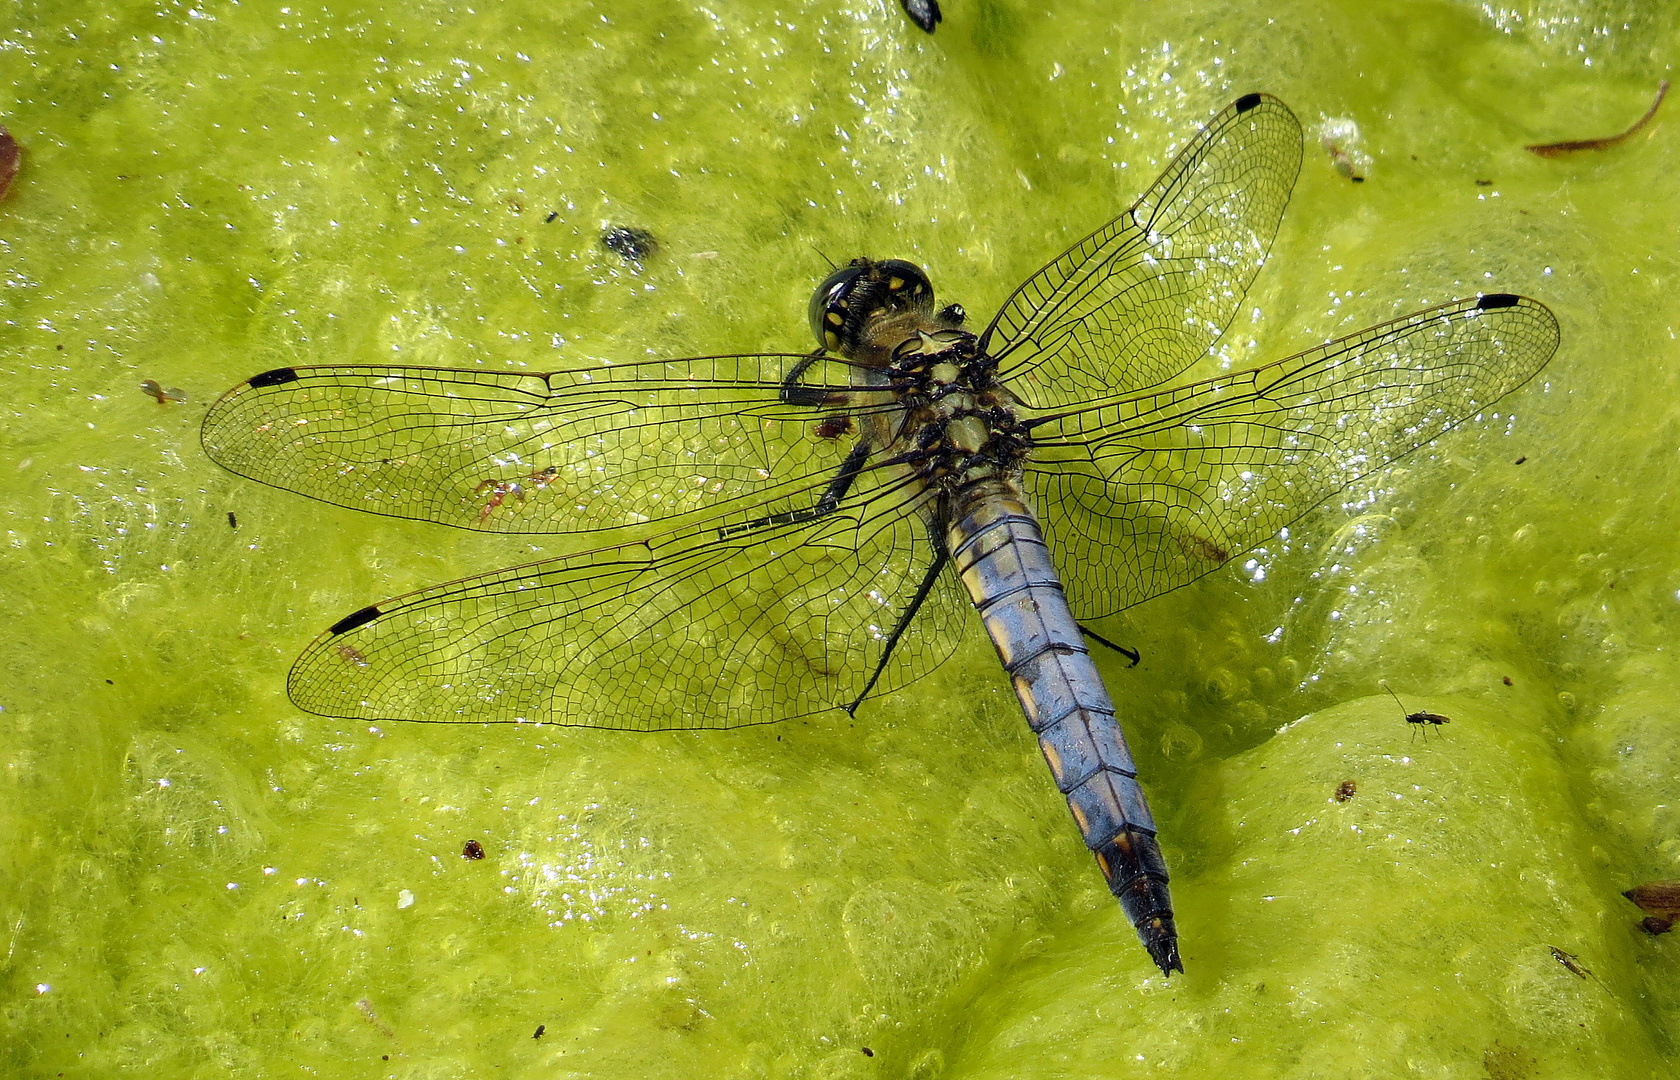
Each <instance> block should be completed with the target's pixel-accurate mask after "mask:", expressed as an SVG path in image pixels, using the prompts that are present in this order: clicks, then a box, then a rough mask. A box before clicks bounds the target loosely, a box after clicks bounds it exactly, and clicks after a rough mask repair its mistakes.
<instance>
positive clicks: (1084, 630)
mask: <svg viewBox="0 0 1680 1080" xmlns="http://www.w3.org/2000/svg"><path fill="white" fill-rule="evenodd" d="M1079 632H1080V633H1081V634H1084V635H1085V636H1086V637H1088V638H1090V639H1091V640H1092V641H1094V642H1096V643H1097V644H1098V645H1106V646H1108V647H1109V648H1111V649H1113V650H1114V651H1115V652H1117V653H1119V654H1120V655H1121V656H1124V657H1125V658H1126V659H1128V660H1130V661H1131V663H1129V664H1127V665H1126V666H1127V667H1137V666H1138V662H1139V661H1141V660H1142V659H1143V654H1142V653H1140V652H1138V651H1137V650H1136V649H1128V648H1126V647H1125V646H1124V645H1116V644H1114V642H1112V641H1110V640H1108V639H1107V638H1105V637H1103V636H1102V635H1101V634H1099V633H1097V632H1096V631H1095V630H1093V629H1091V628H1090V627H1089V626H1086V625H1085V624H1084V623H1080V624H1079Z"/></svg>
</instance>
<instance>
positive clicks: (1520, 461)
mask: <svg viewBox="0 0 1680 1080" xmlns="http://www.w3.org/2000/svg"><path fill="white" fill-rule="evenodd" d="M1527 460H1528V455H1527V454H1524V455H1523V456H1522V457H1520V458H1518V459H1517V464H1518V465H1521V464H1522V463H1523V462H1525V461H1527Z"/></svg>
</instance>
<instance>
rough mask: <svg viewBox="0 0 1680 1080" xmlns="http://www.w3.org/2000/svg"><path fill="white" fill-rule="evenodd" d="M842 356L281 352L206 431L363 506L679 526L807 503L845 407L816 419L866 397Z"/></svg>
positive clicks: (230, 454)
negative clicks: (473, 365) (615, 361)
mask: <svg viewBox="0 0 1680 1080" xmlns="http://www.w3.org/2000/svg"><path fill="white" fill-rule="evenodd" d="M801 364H807V365H808V366H807V368H806V370H805V371H804V373H803V375H802V377H801V378H800V379H799V380H798V386H799V390H800V400H801V402H802V403H801V404H790V403H787V402H785V401H784V400H783V399H782V392H783V389H784V386H785V384H786V382H787V379H788V377H789V375H790V373H792V372H793V370H794V368H795V366H796V365H801ZM852 371H853V369H851V368H850V367H849V366H848V365H846V364H845V363H844V362H842V361H837V360H832V359H817V360H811V359H810V358H808V357H803V356H798V355H791V354H790V355H782V354H765V355H751V356H714V357H695V358H691V359H683V360H670V361H658V362H650V363H638V364H622V365H612V366H602V367H595V368H588V369H581V370H578V371H558V372H551V373H547V374H519V373H515V372H505V371H478V370H450V369H446V368H420V367H362V366H346V367H297V368H280V369H277V370H275V371H270V372H265V373H264V374H262V375H259V376H257V377H255V378H253V379H251V380H249V381H247V382H245V383H242V384H240V385H239V386H236V387H234V388H233V389H232V390H230V391H228V392H227V393H226V394H225V395H223V396H222V398H221V400H219V401H217V402H216V403H215V404H214V405H213V406H212V407H211V408H210V410H209V412H208V414H207V415H206V416H205V419H204V427H203V433H202V440H203V444H204V448H205V451H206V452H207V453H208V454H209V455H210V457H211V458H212V459H214V460H215V461H216V462H218V463H219V464H221V465H223V466H225V467H226V468H228V469H231V470H232V471H234V472H236V473H239V474H240V475H242V476H247V477H250V478H251V479H253V480H258V481H261V482H262V483H265V484H271V485H273V486H275V487H278V488H284V489H286V490H287V491H295V492H297V493H299V494H301V495H307V496H310V497H311V498H315V499H320V500H321V501H323V502H329V503H333V504H334V505H337V506H346V507H349V508H351V509H354V510H364V511H367V512H369V513H375V514H384V515H388V516H391V517H402V518H414V519H417V520H421V521H435V522H441V523H442V524H445V525H455V526H459V527H462V528H467V529H476V530H481V531H486V532H507V533H554V532H591V531H595V530H601V529H614V528H624V527H632V526H639V525H643V524H646V523H649V522H662V523H665V524H668V525H671V526H673V527H680V526H683V525H685V524H693V523H696V522H699V521H702V520H708V519H710V518H711V517H714V516H717V515H728V514H729V513H731V512H732V511H734V510H736V509H739V508H742V507H748V506H753V505H757V504H759V503H762V502H765V501H767V500H775V499H777V498H789V499H794V500H796V501H804V502H809V501H810V500H809V499H808V498H807V497H806V495H805V493H806V492H807V491H808V489H810V488H812V487H813V486H816V487H820V486H821V485H823V484H825V483H826V482H827V479H828V477H829V476H831V475H832V474H833V473H834V471H835V470H836V469H837V468H838V467H839V464H840V462H841V461H842V460H844V458H845V455H846V452H847V450H848V449H849V448H850V446H851V444H852V442H853V439H852V438H851V437H850V432H851V431H852V430H853V429H854V428H855V421H850V422H848V423H845V424H841V423H839V422H837V421H833V420H831V421H830V422H829V423H828V425H827V427H828V429H829V430H830V431H831V432H832V434H831V435H829V436H828V437H824V436H823V435H821V434H819V433H818V431H817V428H818V427H819V425H821V424H823V422H824V419H825V417H831V418H832V417H848V418H849V417H854V416H856V415H858V414H859V413H861V412H866V411H868V408H869V406H868V405H866V404H864V403H863V401H862V397H861V396H860V394H861V392H860V391H858V390H856V389H855V388H853V387H851V386H850V385H849V383H850V381H851V377H852Z"/></svg>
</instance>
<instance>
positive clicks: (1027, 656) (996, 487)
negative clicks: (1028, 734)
mask: <svg viewBox="0 0 1680 1080" xmlns="http://www.w3.org/2000/svg"><path fill="white" fill-rule="evenodd" d="M959 503H960V505H959V507H958V510H957V513H956V514H954V515H953V516H954V521H953V523H952V524H951V526H950V529H949V531H948V535H947V538H946V540H947V543H948V544H949V545H950V551H951V559H952V564H953V567H954V569H955V570H956V572H957V575H958V577H959V578H961V580H962V583H963V587H964V588H966V589H967V590H968V595H969V599H970V600H972V601H973V602H974V606H975V608H976V609H978V610H979V612H980V618H981V621H983V622H984V623H985V626H986V633H987V634H988V635H989V636H990V637H991V639H992V644H993V645H994V646H996V647H997V652H998V658H999V659H1001V660H1002V661H1003V666H1004V668H1005V669H1006V670H1007V671H1008V672H1009V676H1010V679H1011V680H1012V681H1013V682H1014V685H1015V696H1016V697H1018V698H1019V699H1020V701H1021V710H1022V712H1024V713H1025V714H1026V717H1027V723H1028V724H1029V725H1030V726H1031V727H1032V730H1033V733H1034V734H1035V735H1037V736H1038V745H1039V748H1040V749H1041V750H1042V751H1043V752H1044V760H1045V762H1046V763H1047V764H1049V766H1050V772H1051V774H1052V775H1053V776H1054V777H1055V778H1056V787H1057V788H1058V789H1060V790H1061V792H1062V793H1063V794H1064V795H1066V796H1067V802H1068V809H1069V810H1071V811H1072V812H1073V820H1074V822H1075V823H1076V824H1077V825H1078V826H1079V831H1080V833H1081V834H1082V835H1083V836H1084V838H1085V846H1086V847H1088V848H1090V849H1091V851H1092V853H1093V854H1094V855H1095V856H1096V859H1097V865H1098V866H1099V867H1100V868H1101V869H1102V872H1103V876H1104V877H1105V878H1106V879H1107V881H1108V887H1109V890H1110V891H1111V892H1113V893H1114V895H1115V897H1116V898H1118V899H1119V901H1120V905H1121V907H1122V908H1123V909H1124V910H1125V912H1126V914H1127V916H1128V917H1129V918H1130V919H1131V920H1132V925H1134V926H1135V927H1137V931H1138V936H1139V937H1140V938H1142V939H1143V944H1144V947H1145V948H1147V949H1148V950H1149V954H1150V956H1151V957H1153V958H1154V960H1155V963H1156V964H1157V965H1159V966H1160V968H1161V970H1162V972H1163V973H1165V972H1169V971H1183V970H1184V968H1183V965H1182V964H1181V963H1180V961H1179V956H1178V933H1177V930H1176V928H1175V927H1174V925H1173V918H1172V899H1171V897H1170V896H1169V895H1168V892H1167V865H1166V860H1165V859H1163V858H1162V856H1161V848H1160V845H1159V844H1158V843H1157V842H1156V839H1155V819H1154V818H1153V817H1151V816H1150V813H1149V804H1148V802H1147V800H1145V799H1144V796H1143V789H1142V788H1140V787H1139V786H1138V782H1137V766H1136V764H1134V763H1133V761H1132V755H1131V752H1130V751H1129V750H1127V748H1126V739H1125V736H1123V735H1122V734H1121V733H1120V725H1119V723H1118V722H1117V721H1116V720H1115V718H1114V703H1113V701H1112V700H1111V699H1110V698H1109V696H1108V690H1107V689H1106V688H1105V687H1104V686H1103V683H1102V679H1101V677H1100V676H1099V675H1098V674H1097V668H1096V665H1095V664H1094V663H1092V661H1091V657H1090V654H1089V653H1088V652H1087V651H1086V648H1085V641H1084V635H1083V634H1081V633H1080V630H1079V624H1078V622H1077V621H1076V620H1075V619H1074V617H1073V612H1072V611H1071V610H1070V609H1069V608H1068V604H1067V597H1066V595H1065V594H1064V593H1063V591H1062V585H1061V581H1060V579H1059V578H1058V577H1057V575H1056V569H1055V566H1054V565H1053V564H1052V563H1051V561H1050V551H1049V548H1048V547H1046V545H1045V543H1044V534H1043V532H1042V531H1041V530H1040V529H1039V526H1038V521H1037V519H1036V518H1034V517H1033V515H1032V512H1031V511H1030V510H1028V509H1027V507H1026V505H1025V504H1024V503H1023V502H1022V501H1021V499H1020V496H1019V495H1018V494H1017V493H1016V492H1015V491H1014V490H1013V485H1009V484H1007V483H1006V482H1004V481H998V480H993V481H988V482H983V483H982V484H979V485H976V487H975V488H973V489H970V490H969V491H968V492H965V493H964V497H961V498H959Z"/></svg>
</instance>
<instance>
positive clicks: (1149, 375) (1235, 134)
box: [982, 94, 1301, 408]
mask: <svg viewBox="0 0 1680 1080" xmlns="http://www.w3.org/2000/svg"><path fill="white" fill-rule="evenodd" d="M1300 171H1301V125H1300V123H1299V122H1298V121H1297V120H1296V119H1295V114H1294V113H1292V112H1290V111H1289V108H1288V106H1286V105H1284V104H1283V102H1281V101H1279V100H1277V99H1276V98H1274V97H1270V96H1268V95H1265V94H1249V95H1247V96H1246V97H1242V98H1239V99H1238V100H1237V101H1236V102H1235V103H1234V104H1232V105H1230V106H1229V107H1227V108H1226V109H1225V110H1224V111H1223V112H1221V113H1220V114H1219V115H1218V116H1215V117H1214V118H1213V120H1212V122H1211V123H1209V124H1208V126H1207V127H1206V128H1205V129H1203V130H1202V131H1201V133H1200V134H1198V135H1197V136H1196V137H1195V138H1194V139H1192V140H1191V141H1190V145H1188V146H1186V147H1185V148H1184V150H1183V151H1182V152H1181V153H1180V154H1179V155H1178V157H1177V158H1176V159H1174V161H1173V163H1172V164H1171V165H1169V166H1168V167H1167V170H1166V171H1165V172H1164V173H1162V174H1161V176H1160V178H1159V179H1158V180H1156V181H1155V183H1154V185H1152V186H1151V187H1150V188H1149V190H1148V191H1146V192H1145V193H1144V195H1143V197H1142V198H1141V199H1139V200H1138V201H1137V204H1136V205H1134V206H1133V207H1132V208H1131V209H1129V210H1127V211H1126V212H1125V213H1123V214H1121V215H1120V216H1119V217H1117V218H1115V219H1114V220H1113V221H1111V222H1109V223H1108V224H1107V225H1104V226H1103V227H1102V228H1100V229H1098V230H1097V231H1096V232H1094V233H1092V234H1091V235H1090V236H1087V237H1086V238H1085V239H1083V240H1081V241H1079V243H1077V244H1075V245H1073V246H1072V247H1070V248H1068V249H1067V251H1065V252H1063V253H1062V254H1061V255H1059V256H1057V257H1056V258H1055V259H1054V260H1053V261H1051V263H1050V264H1049V265H1048V266H1046V267H1044V269H1042V270H1040V271H1038V272H1037V273H1036V274H1034V275H1033V276H1032V277H1030V278H1028V279H1027V280H1026V281H1024V282H1022V283H1021V286H1020V288H1018V289H1016V290H1015V292H1014V294H1013V295H1011V296H1010V298H1009V299H1008V301H1006V302H1005V303H1004V305H1003V308H1002V310H1000V311H999V312H998V313H997V317H996V318H994V319H993V320H992V324H991V325H990V326H989V327H987V329H986V333H985V334H984V335H983V337H982V342H983V343H984V344H985V345H987V346H988V347H989V348H990V350H991V354H992V355H993V356H995V357H997V358H998V360H999V362H1000V365H1001V366H1000V369H999V370H1000V372H1001V374H1002V375H1003V377H1004V378H1006V379H1009V380H1010V381H1011V385H1012V387H1013V388H1014V389H1015V391H1016V393H1018V394H1020V395H1021V396H1022V397H1023V398H1025V399H1026V400H1028V401H1030V402H1032V403H1033V404H1034V405H1035V406H1038V407H1040V408H1065V407H1068V406H1072V405H1077V404H1078V403H1080V402H1083V401H1088V400H1090V399H1092V398H1098V397H1104V396H1108V395H1112V394H1116V393H1130V392H1132V391H1136V390H1142V389H1144V388H1146V387H1150V386H1154V385H1155V384H1157V383H1160V382H1162V381H1164V380H1166V379H1170V378H1172V377H1173V376H1174V375H1177V374H1178V373H1179V372H1181V371H1183V370H1184V369H1185V368H1187V367H1189V366H1190V365H1191V364H1192V363H1194V362H1195V361H1197V360H1199V359H1200V358H1202V357H1203V356H1205V355H1207V350H1208V348H1209V347H1210V346H1211V345H1212V344H1213V343H1214V342H1215V341H1216V340H1217V339H1218V338H1219V336H1220V335H1221V334H1222V333H1224V332H1225V327H1226V325H1227V324H1228V323H1229V322H1230V320H1231V317H1232V315H1233V314H1235V312H1236V310H1237V306H1238V305H1239V304H1241V303H1242V299H1243V296H1244V295H1245V294H1246V293H1247V292H1248V286H1249V283H1250V282H1252V281H1253V280H1254V275H1255V274H1256V273H1258V272H1259V270H1260V267H1261V265H1263V264H1264V263H1265V261H1266V254H1267V252H1269V251H1270V250H1271V247H1272V238H1273V237H1274V236H1275V235H1276V234H1277V228H1278V222H1279V220H1281V219H1282V217H1283V210H1284V206H1285V205H1286V204H1287V203H1288V202H1289V193H1290V191H1291V190H1292V189H1293V188H1294V186H1295V177H1296V175H1297V174H1298V173H1299V172H1300Z"/></svg>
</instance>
